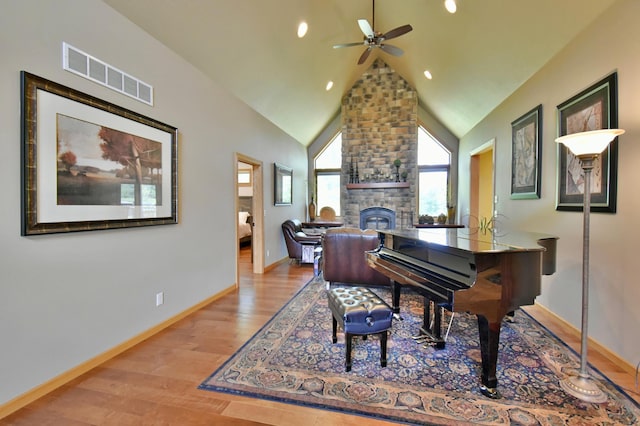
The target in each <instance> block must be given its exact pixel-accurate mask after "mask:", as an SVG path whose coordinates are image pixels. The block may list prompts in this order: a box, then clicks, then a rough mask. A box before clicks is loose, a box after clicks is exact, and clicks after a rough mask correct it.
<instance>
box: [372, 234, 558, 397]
mask: <svg viewBox="0 0 640 426" xmlns="http://www.w3.org/2000/svg"><path fill="white" fill-rule="evenodd" d="M378 233H379V236H380V246H379V248H378V249H376V250H374V251H370V252H366V254H365V256H366V258H367V263H368V264H369V266H371V267H372V268H374V269H376V270H377V271H379V272H381V273H383V274H384V275H386V276H388V277H389V278H391V279H392V280H393V309H394V311H395V312H396V313H399V312H400V288H401V286H409V287H410V288H411V289H413V290H415V291H416V292H418V293H419V294H421V295H423V296H424V297H425V310H427V309H429V306H430V305H431V304H433V305H434V306H438V307H444V308H446V309H449V310H451V311H453V312H468V313H471V314H475V315H476V316H477V318H478V331H479V334H480V351H481V354H482V375H481V381H482V383H481V387H480V390H481V392H482V393H483V394H484V395H486V396H488V397H490V398H494V399H495V398H500V393H499V392H498V389H497V385H498V379H497V378H496V367H497V362H498V343H499V338H500V326H501V323H502V320H503V318H504V317H505V315H507V314H508V313H511V312H513V311H515V310H516V309H517V308H518V307H520V306H525V305H531V304H533V303H534V301H535V298H536V296H538V295H539V294H540V281H541V275H551V274H553V273H554V272H555V265H556V240H557V237H555V236H551V235H545V234H537V233H528V232H508V233H504V235H498V234H497V232H492V231H487V232H486V233H483V232H480V231H474V230H472V229H469V228H462V229H455V228H453V229H452V228H449V229H403V230H396V229H381V230H378ZM427 302H429V303H427ZM434 311H435V313H436V315H438V314H439V312H440V309H434ZM426 316H427V314H426V313H425V326H426ZM436 318H437V320H436V321H435V322H434V323H435V325H434V327H435V329H433V330H429V331H431V332H433V333H434V338H435V339H436V340H437V339H440V338H441V336H440V321H439V316H437V317H436ZM423 331H424V332H426V331H425V330H424V327H423ZM437 347H439V348H442V347H444V342H443V341H442V345H438V346H437Z"/></svg>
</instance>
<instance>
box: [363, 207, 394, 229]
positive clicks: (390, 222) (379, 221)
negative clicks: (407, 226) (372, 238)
mask: <svg viewBox="0 0 640 426" xmlns="http://www.w3.org/2000/svg"><path fill="white" fill-rule="evenodd" d="M395 227H396V212H394V211H393V210H390V209H387V208H385V207H369V208H366V209H364V210H360V229H394V228H395Z"/></svg>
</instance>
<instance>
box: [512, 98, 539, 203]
mask: <svg viewBox="0 0 640 426" xmlns="http://www.w3.org/2000/svg"><path fill="white" fill-rule="evenodd" d="M541 129H542V105H538V106H537V107H535V108H534V109H532V110H531V111H529V112H527V113H526V114H524V115H523V116H522V117H520V118H518V119H517V120H515V121H514V122H512V123H511V198H512V199H525V198H540V182H541V175H540V172H541V170H540V169H541V158H542V140H541V137H540V134H541Z"/></svg>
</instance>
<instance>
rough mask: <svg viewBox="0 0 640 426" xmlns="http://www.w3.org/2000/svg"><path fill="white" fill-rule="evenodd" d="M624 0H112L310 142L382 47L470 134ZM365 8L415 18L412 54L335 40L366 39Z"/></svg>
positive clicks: (445, 116)
mask: <svg viewBox="0 0 640 426" xmlns="http://www.w3.org/2000/svg"><path fill="white" fill-rule="evenodd" d="M615 1H617V0H457V4H458V11H457V12H456V13H455V14H450V13H448V12H447V11H446V10H445V8H444V5H443V3H444V0H376V1H375V3H373V2H372V0H135V1H132V0H104V2H105V3H107V4H108V5H110V6H111V7H113V8H114V9H115V10H117V11H118V12H119V13H121V14H122V15H124V16H125V17H127V18H128V19H130V20H131V21H132V22H134V23H135V24H136V25H138V26H139V27H141V28H142V29H144V30H145V31H147V32H148V33H149V34H150V35H152V36H153V37H154V38H156V39H158V40H159V41H160V42H162V43H163V44H164V45H166V46H167V47H169V48H170V49H172V50H173V51H175V52H176V53H177V54H178V55H180V56H182V57H183V58H184V59H186V60H187V61H189V62H190V63H191V64H193V65H194V66H195V67H197V68H198V69H200V70H201V72H203V73H204V74H206V75H208V76H209V77H210V78H211V79H212V80H213V81H216V82H217V83H219V84H221V85H222V86H224V87H225V88H226V89H227V90H229V92H231V93H233V94H234V95H235V96H236V97H238V98H239V99H240V100H242V101H243V102H245V103H246V104H248V105H249V106H250V107H251V108H253V109H254V110H255V111H257V112H258V113H260V114H261V115H263V116H264V117H266V118H267V119H268V120H270V121H271V122H272V123H274V124H275V125H276V126H278V127H280V128H281V129H282V130H283V131H284V132H286V133H287V134H289V135H291V136H292V137H293V138H295V139H296V140H298V141H299V142H300V143H301V144H303V145H305V146H306V145H309V144H310V143H311V142H313V140H314V139H315V138H316V137H317V135H318V134H319V133H320V132H321V131H322V130H323V129H324V128H325V127H326V126H327V125H328V124H329V122H330V121H331V120H332V119H333V118H334V117H335V116H336V114H338V113H339V111H340V103H341V99H342V96H343V94H344V93H345V92H346V91H347V90H348V89H349V88H350V87H351V86H352V85H353V83H354V82H355V81H356V80H357V79H358V77H359V76H360V75H361V74H362V72H363V71H364V70H366V69H367V68H368V67H369V66H370V65H371V63H372V62H373V61H374V60H375V58H377V57H380V58H382V59H383V60H384V61H385V62H387V63H388V64H389V65H390V66H391V67H393V68H394V69H395V70H396V71H397V72H398V73H400V75H402V76H403V77H404V78H405V79H406V80H407V81H408V82H409V83H410V84H411V85H412V86H414V87H415V88H416V89H417V91H418V94H419V102H420V105H421V106H422V107H423V108H425V109H426V110H427V111H428V112H430V113H431V114H432V115H433V116H434V117H435V118H436V119H437V120H439V121H440V122H441V123H442V124H443V125H444V126H446V127H447V128H448V129H449V130H450V131H451V132H452V133H453V134H454V135H456V136H457V137H462V136H464V135H465V134H466V133H467V132H468V131H469V130H470V129H471V128H472V127H473V126H474V125H476V124H477V123H478V122H480V121H481V120H482V119H483V118H484V117H485V116H486V115H487V114H488V113H489V112H491V111H492V110H493V109H494V108H495V107H496V106H498V105H499V104H500V103H501V102H502V101H503V100H504V99H505V98H507V97H508V96H509V95H510V94H511V93H513V92H514V91H515V90H516V89H517V88H518V87H519V86H520V85H521V84H523V83H524V82H525V81H526V80H527V79H528V78H529V77H531V76H532V75H533V74H534V73H535V72H536V71H538V70H539V69H540V68H541V67H542V66H543V65H544V64H545V63H546V62H547V61H548V60H549V59H551V58H552V57H553V56H554V55H556V54H557V53H558V52H559V51H560V50H561V49H562V48H563V47H564V46H565V45H566V44H567V43H568V42H569V41H570V40H571V39H572V38H573V37H575V36H576V35H577V34H578V33H579V32H580V31H582V30H583V29H584V28H585V27H586V26H587V25H589V24H590V23H591V22H592V21H593V20H594V19H596V18H597V17H598V16H599V15H600V14H601V13H602V12H603V11H604V10H606V9H607V8H608V7H609V6H611V4H613V3H614V2H615ZM373 11H375V16H374V15H372V12H373ZM362 18H364V19H367V20H368V21H369V22H370V23H371V24H372V25H373V27H374V30H376V31H379V32H382V33H384V32H386V31H389V30H391V29H393V28H396V27H398V26H401V25H404V24H410V25H411V26H412V27H413V30H412V31H411V32H409V33H407V34H405V35H402V36H400V37H398V38H395V39H393V40H390V41H389V44H392V45H395V46H397V47H399V48H401V49H402V50H404V54H403V55H402V56H399V57H396V56H392V55H389V54H387V53H384V52H381V51H380V49H374V50H373V52H372V54H371V55H370V56H369V58H368V59H367V61H366V62H365V63H364V64H362V65H357V62H358V58H359V57H360V55H361V54H362V52H363V51H364V49H365V47H364V45H363V46H356V47H348V48H343V49H333V48H332V46H333V45H334V44H339V43H347V42H356V41H362V40H363V33H362V32H361V30H360V29H359V27H358V23H357V20H358V19H362ZM303 20H304V21H306V22H307V23H308V24H309V31H308V34H307V35H306V36H305V37H304V38H302V39H299V38H298V37H297V36H296V30H297V26H298V24H299V23H300V22H301V21H303ZM425 70H429V71H430V72H431V73H432V75H433V79H431V80H428V79H426V78H425V76H424V74H423V72H424V71H425ZM145 78H148V77H145ZM329 80H331V81H333V82H334V86H333V88H332V89H331V90H330V91H326V90H325V86H326V84H327V82H328V81H329ZM150 82H151V83H153V82H152V81H150Z"/></svg>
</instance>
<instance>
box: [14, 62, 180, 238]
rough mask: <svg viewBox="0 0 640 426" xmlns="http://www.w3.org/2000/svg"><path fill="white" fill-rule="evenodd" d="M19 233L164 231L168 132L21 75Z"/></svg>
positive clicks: (170, 173)
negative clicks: (151, 227)
mask: <svg viewBox="0 0 640 426" xmlns="http://www.w3.org/2000/svg"><path fill="white" fill-rule="evenodd" d="M21 85H22V87H21V89H22V150H21V154H22V155H21V156H22V224H21V234H22V235H23V236H24V235H39V234H51V233H61V232H75V231H92V230H104V229H117V228H128V227H141V226H149V225H168V224H175V223H177V222H178V218H177V199H178V197H177V165H178V160H177V135H178V130H177V129H176V128H175V127H172V126H169V125H167V124H164V123H160V122H159V121H156V120H154V119H151V118H149V117H145V116H142V115H140V114H137V113H135V112H133V111H130V110H127V109H124V108H121V107H119V106H116V105H114V104H111V103H109V102H106V101H103V100H101V99H98V98H95V97H93V96H90V95H87V94H85V93H82V92H79V91H77V90H74V89H71V88H68V87H65V86H62V85H60V84H57V83H54V82H52V81H49V80H46V79H44V78H42V77H38V76H35V75H33V74H30V73H28V72H25V71H22V72H21Z"/></svg>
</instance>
